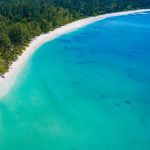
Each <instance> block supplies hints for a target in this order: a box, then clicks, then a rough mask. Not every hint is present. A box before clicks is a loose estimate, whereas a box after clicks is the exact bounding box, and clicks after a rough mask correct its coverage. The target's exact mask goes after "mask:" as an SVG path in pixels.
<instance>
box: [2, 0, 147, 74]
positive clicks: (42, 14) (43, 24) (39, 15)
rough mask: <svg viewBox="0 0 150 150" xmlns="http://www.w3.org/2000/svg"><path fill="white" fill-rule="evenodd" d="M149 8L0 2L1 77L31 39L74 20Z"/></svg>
mask: <svg viewBox="0 0 150 150" xmlns="http://www.w3.org/2000/svg"><path fill="white" fill-rule="evenodd" d="M141 8H150V0H136V1H133V0H0V75H2V74H4V73H5V72H7V71H8V69H9V66H10V65H11V63H12V62H13V61H15V60H16V59H17V56H18V55H20V54H21V53H22V52H23V50H24V48H25V46H27V45H28V43H29V42H30V40H31V39H32V38H34V37H35V36H38V35H40V34H41V33H46V32H48V31H50V30H53V29H54V28H57V27H59V26H62V25H64V24H66V23H69V22H72V21H74V20H77V19H80V18H84V17H87V16H92V15H99V14H104V13H108V12H117V11H124V10H132V9H141Z"/></svg>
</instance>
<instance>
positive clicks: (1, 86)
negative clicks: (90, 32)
mask: <svg viewBox="0 0 150 150" xmlns="http://www.w3.org/2000/svg"><path fill="white" fill-rule="evenodd" d="M147 11H150V9H141V10H135V11H126V12H118V13H111V14H105V15H99V16H96V17H89V18H86V19H81V20H78V21H75V22H73V23H69V24H67V25H65V26H62V27H60V28H57V29H55V30H54V31H51V32H49V33H46V34H42V35H40V36H38V37H36V38H34V39H33V40H32V41H31V43H30V45H29V47H27V48H26V50H25V51H24V53H23V54H22V55H21V56H19V58H18V60H17V61H15V62H14V63H13V64H12V65H11V67H10V70H9V72H8V73H6V74H5V75H4V76H5V78H0V98H2V97H3V96H5V95H6V94H7V93H8V92H9V90H10V89H11V87H12V85H13V84H14V83H15V81H16V78H17V75H18V74H19V73H20V72H21V70H22V69H23V67H24V66H25V64H26V63H27V60H28V59H29V58H30V56H31V55H32V54H33V53H34V52H35V51H36V49H37V48H38V47H40V46H41V45H42V44H44V43H45V42H48V41H50V40H52V39H55V38H57V37H59V36H61V35H63V34H66V33H69V32H72V31H74V30H77V29H78V28H81V27H84V26H86V25H89V24H91V23H94V22H96V21H99V20H102V19H105V18H109V17H115V16H122V15H128V14H134V13H141V14H145V13H144V12H147Z"/></svg>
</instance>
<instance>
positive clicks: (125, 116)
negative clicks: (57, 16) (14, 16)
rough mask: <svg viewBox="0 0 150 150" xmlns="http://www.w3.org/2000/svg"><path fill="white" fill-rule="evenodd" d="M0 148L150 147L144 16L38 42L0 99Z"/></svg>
mask: <svg viewBox="0 0 150 150" xmlns="http://www.w3.org/2000/svg"><path fill="white" fill-rule="evenodd" d="M0 150H150V13H148V14H134V15H127V16H120V17H113V18H109V19H105V20H102V21H99V22H96V23H93V24H91V25H89V26H86V27H84V28H81V29H79V30H77V31H75V32H72V33H69V34H66V35H63V36H61V37H59V38H57V39H55V40H53V41H50V42H47V43H45V44H44V45H42V46H41V47H40V48H39V49H38V50H37V51H36V53H34V54H33V56H32V58H30V60H29V61H28V63H27V64H26V66H25V68H24V69H23V71H22V72H21V73H20V75H19V76H18V78H17V81H16V83H15V85H14V86H13V87H12V89H11V91H10V92H9V94H7V96H5V97H4V98H2V99H1V100H0Z"/></svg>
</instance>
